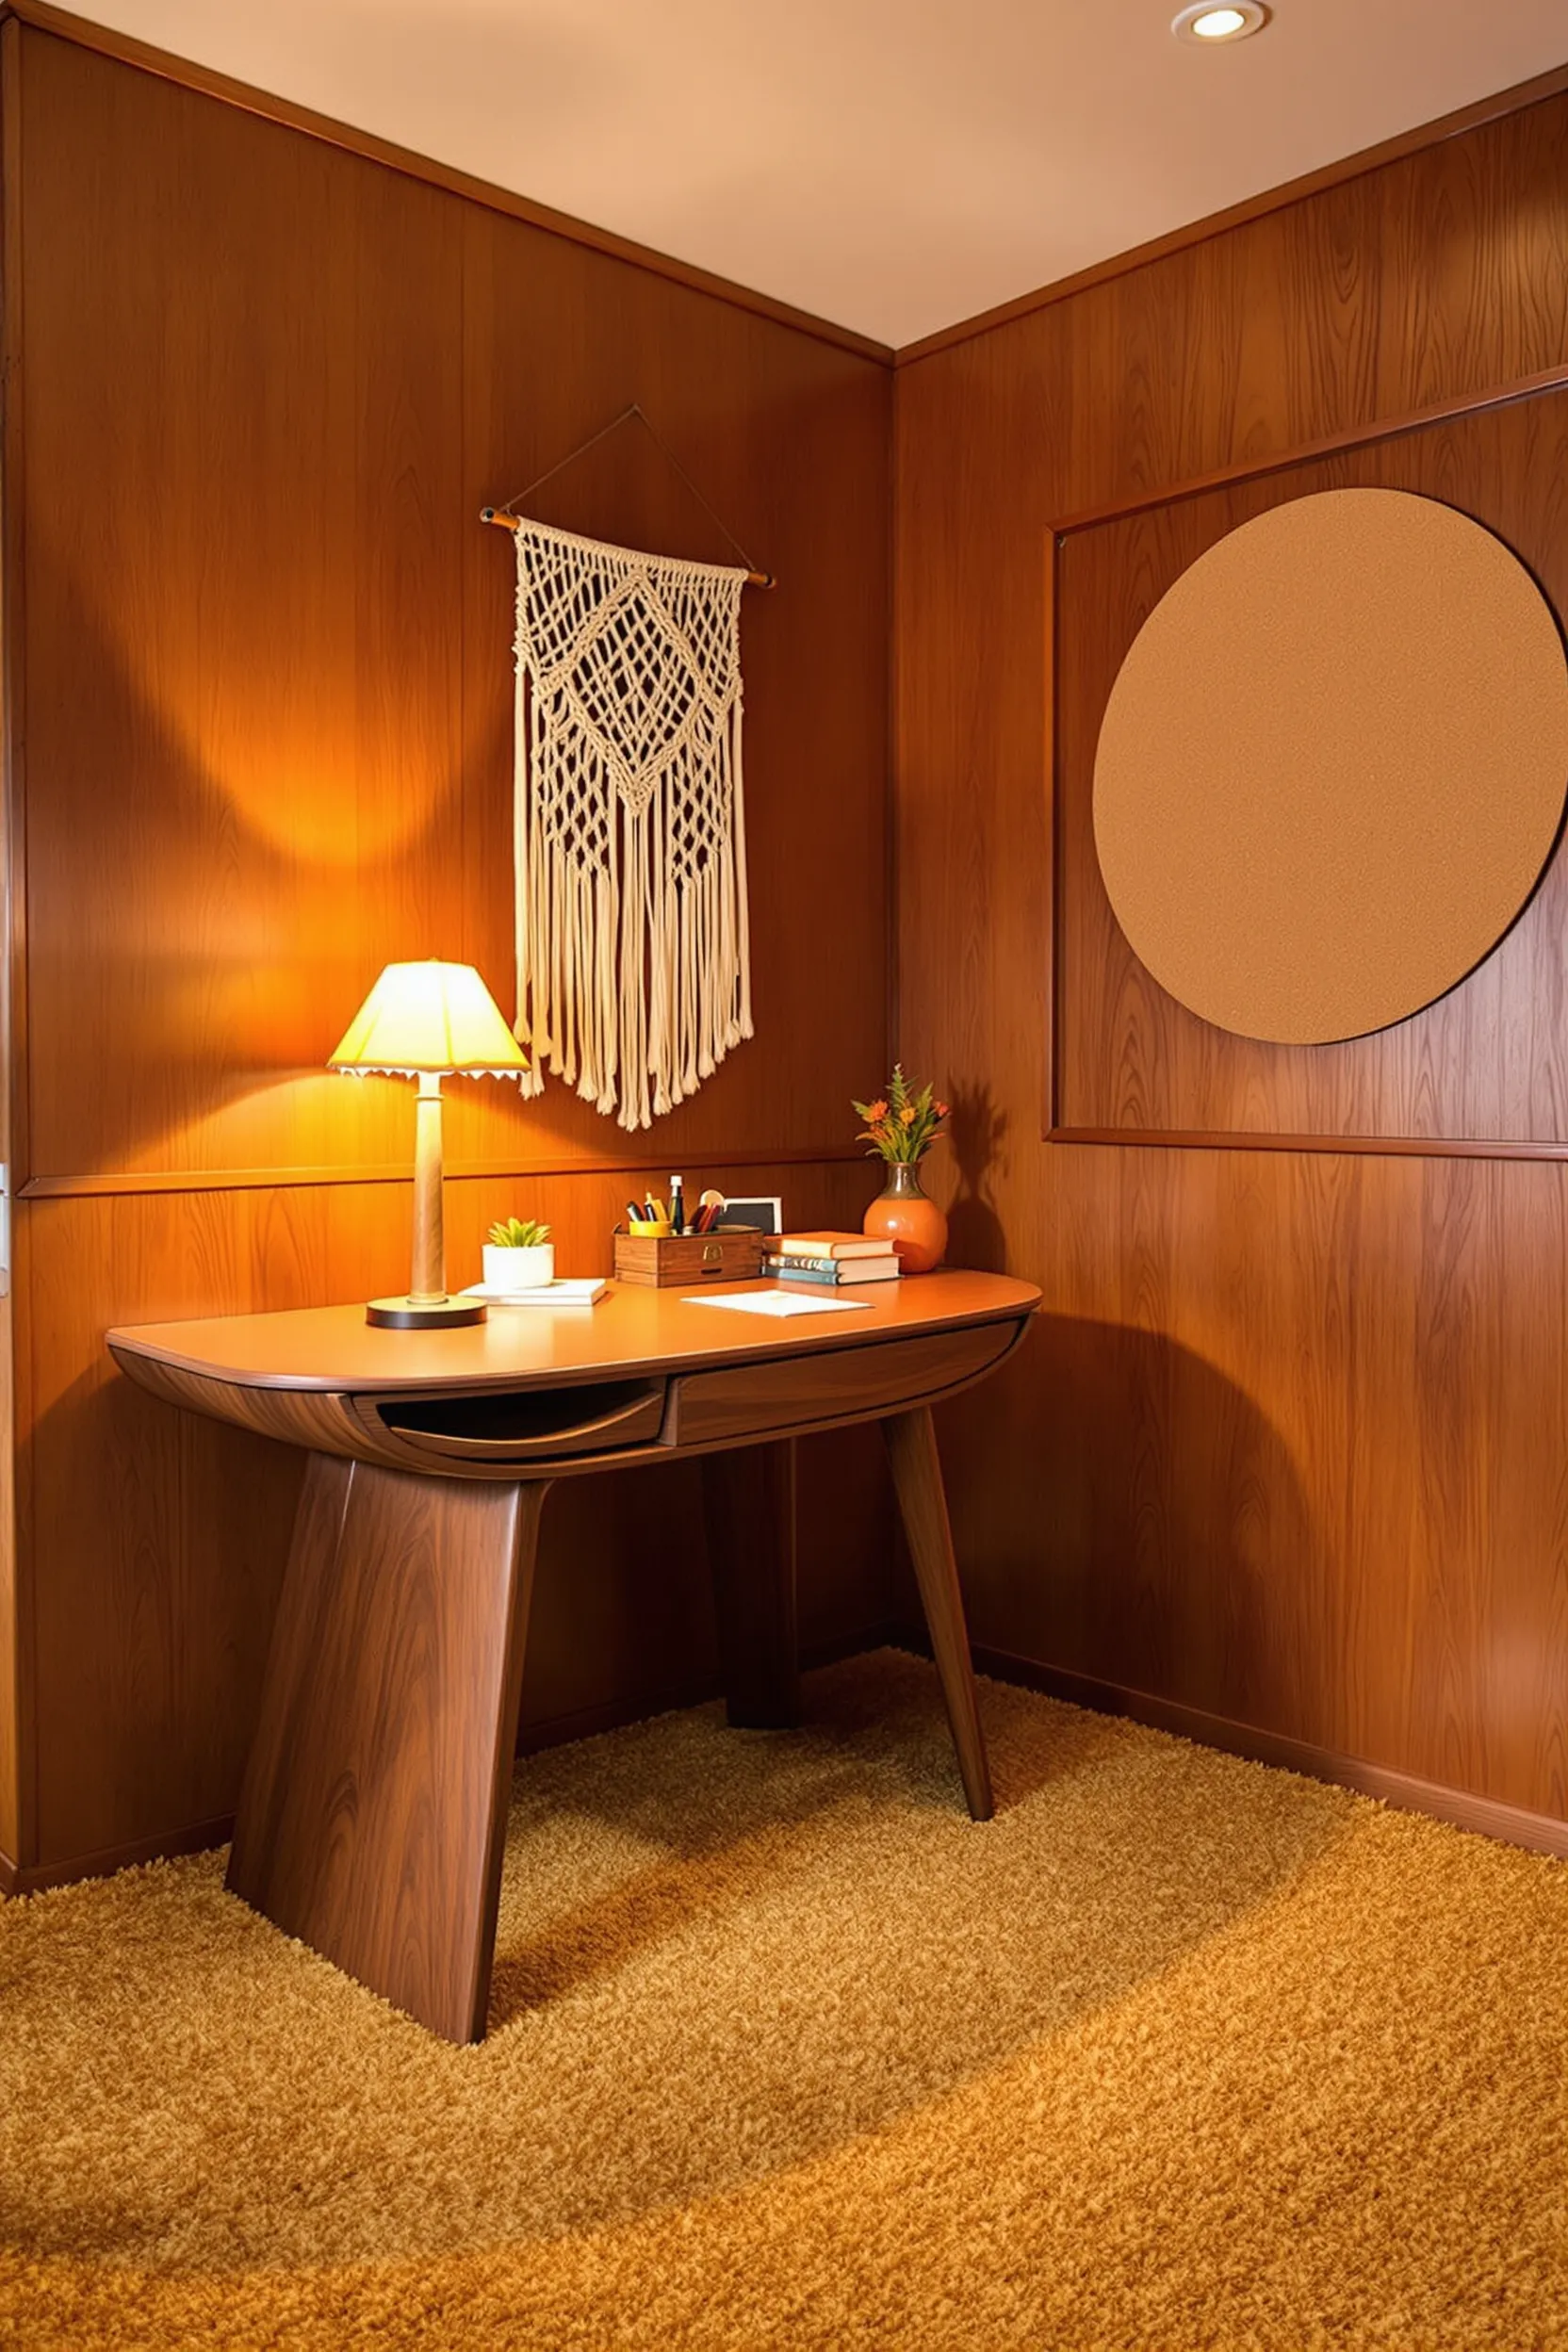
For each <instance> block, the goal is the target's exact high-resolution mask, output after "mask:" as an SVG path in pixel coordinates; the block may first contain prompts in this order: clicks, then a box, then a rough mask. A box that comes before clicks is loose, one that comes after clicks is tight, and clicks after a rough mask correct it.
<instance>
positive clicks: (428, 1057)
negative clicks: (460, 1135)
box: [327, 961, 529, 1331]
mask: <svg viewBox="0 0 1568 2352" xmlns="http://www.w3.org/2000/svg"><path fill="white" fill-rule="evenodd" d="M528 1066H529V1065H528V1056H527V1054H525V1053H524V1052H523V1049H522V1047H521V1046H520V1045H519V1044H518V1043H517V1040H516V1038H515V1037H514V1036H513V1034H512V1032H511V1030H510V1029H509V1028H508V1027H507V1025H506V1017H505V1015H504V1014H503V1013H502V1011H501V1009H500V1007H499V1005H498V1004H497V1003H496V1000H495V998H494V997H493V996H492V995H491V993H490V991H489V989H488V988H486V987H485V985H484V983H483V981H482V979H481V978H480V976H479V974H478V972H476V971H475V970H474V968H473V966H472V964H441V963H436V962H433V961H432V962H430V963H426V964H388V965H387V967H386V969H385V971H384V972H383V973H382V975H381V978H380V979H379V980H378V981H377V982H376V985H375V987H374V988H372V989H371V990H370V993H369V995H368V997H367V998H366V1000H365V1002H364V1004H363V1005H361V1006H360V1008H359V1010H358V1012H357V1013H356V1014H355V1015H354V1017H353V1019H352V1021H351V1022H350V1023H349V1026H348V1030H347V1032H346V1033H345V1035H344V1037H343V1040H342V1042H341V1044H340V1045H339V1046H338V1048H337V1051H336V1053H335V1054H333V1055H332V1057H331V1059H330V1060H329V1062H328V1064H327V1068H328V1069H329V1070H349V1071H351V1072H353V1073H354V1074H355V1075H357V1076H364V1075H365V1073H366V1072H367V1071H370V1070H378V1071H380V1072H381V1073H382V1074H383V1075H384V1076H385V1077H389V1078H417V1079H418V1081H419V1100H418V1104H417V1114H416V1117H417V1124H416V1128H415V1145H414V1273H413V1279H412V1281H411V1282H410V1283H409V1287H408V1296H407V1298H406V1299H371V1300H370V1302H369V1304H368V1307H367V1308H366V1310H365V1319H366V1321H367V1322H368V1323H380V1324H384V1325H386V1326H388V1327H389V1328H390V1329H392V1330H394V1331H444V1330H448V1329H449V1328H450V1327H451V1326H453V1325H454V1324H460V1323H482V1322H483V1320H484V1306H483V1302H482V1300H480V1299H449V1298H448V1296H447V1252H446V1245H445V1239H444V1236H443V1233H442V1230H441V1081H442V1079H443V1078H444V1077H446V1076H447V1074H448V1073H449V1071H455V1070H461V1071H463V1072H464V1073H466V1075H467V1076H468V1077H471V1078H479V1077H484V1076H489V1077H492V1078H516V1077H519V1076H520V1075H521V1073H522V1072H523V1071H524V1070H527V1068H528Z"/></svg>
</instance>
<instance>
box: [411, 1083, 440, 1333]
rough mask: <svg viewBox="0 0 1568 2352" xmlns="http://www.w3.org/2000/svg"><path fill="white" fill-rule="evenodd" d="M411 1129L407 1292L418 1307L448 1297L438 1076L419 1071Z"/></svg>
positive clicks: (432, 1303)
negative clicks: (410, 1239)
mask: <svg viewBox="0 0 1568 2352" xmlns="http://www.w3.org/2000/svg"><path fill="white" fill-rule="evenodd" d="M415 1121H416V1124H415V1130H414V1278H413V1280H412V1282H410V1283H409V1286H408V1295H409V1297H410V1299H413V1300H415V1301H416V1302H417V1304H419V1305H420V1306H436V1305H439V1303H440V1302H441V1300H442V1299H445V1298H446V1296H447V1250H446V1240H445V1236H444V1234H443V1233H442V1229H441V1079H440V1076H439V1073H438V1072H435V1071H433V1070H421V1071H420V1073H419V1101H418V1104H417V1109H416V1112H415Z"/></svg>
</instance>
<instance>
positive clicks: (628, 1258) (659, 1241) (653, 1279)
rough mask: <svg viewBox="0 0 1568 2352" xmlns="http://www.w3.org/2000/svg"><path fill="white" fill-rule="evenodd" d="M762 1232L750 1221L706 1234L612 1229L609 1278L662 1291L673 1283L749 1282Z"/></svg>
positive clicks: (758, 1264)
mask: <svg viewBox="0 0 1568 2352" xmlns="http://www.w3.org/2000/svg"><path fill="white" fill-rule="evenodd" d="M762 1240H763V1236H762V1235H761V1234H760V1233H759V1232H758V1231H757V1229H756V1227H755V1226H754V1225H719V1226H716V1227H715V1228H714V1230H713V1232H712V1233H623V1232H622V1231H621V1229H620V1227H619V1226H618V1225H617V1226H616V1228H615V1279H616V1281H617V1282H643V1283H645V1284H646V1285H647V1287H648V1288H649V1289H651V1290H668V1289H671V1288H673V1287H674V1286H675V1285H676V1284H677V1283H679V1282H755V1281H756V1279H757V1277H758V1275H759V1274H760V1273H761V1271H762Z"/></svg>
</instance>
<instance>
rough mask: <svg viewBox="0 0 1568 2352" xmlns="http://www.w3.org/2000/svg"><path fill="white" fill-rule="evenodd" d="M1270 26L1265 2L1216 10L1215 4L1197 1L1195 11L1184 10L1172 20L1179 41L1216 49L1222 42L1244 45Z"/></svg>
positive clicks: (1239, 2) (1246, 1)
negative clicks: (1267, 25) (1252, 35)
mask: <svg viewBox="0 0 1568 2352" xmlns="http://www.w3.org/2000/svg"><path fill="white" fill-rule="evenodd" d="M1267 22H1268V10H1267V9H1266V8H1265V7H1264V6H1263V0H1233V5H1232V6H1230V7H1228V8H1216V7H1215V6H1214V0H1198V5H1197V6H1196V7H1195V8H1184V9H1183V10H1182V11H1181V13H1180V15H1179V16H1176V17H1173V18H1172V20H1171V25H1170V29H1171V31H1172V32H1173V33H1174V34H1175V36H1176V38H1177V40H1178V41H1193V42H1195V43H1199V44H1201V46H1202V47H1203V48H1205V49H1215V48H1217V47H1218V46H1219V44H1220V43H1221V42H1222V41H1245V40H1246V39H1247V37H1248V35H1249V33H1259V32H1262V30H1263V28H1264V26H1265V25H1266V24H1267Z"/></svg>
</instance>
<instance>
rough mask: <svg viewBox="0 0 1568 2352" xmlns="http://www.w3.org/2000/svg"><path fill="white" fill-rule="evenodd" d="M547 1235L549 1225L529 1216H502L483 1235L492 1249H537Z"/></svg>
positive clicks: (548, 1233)
mask: <svg viewBox="0 0 1568 2352" xmlns="http://www.w3.org/2000/svg"><path fill="white" fill-rule="evenodd" d="M549 1237H550V1229H549V1227H548V1226H547V1225H541V1224H539V1223H538V1221H537V1220H536V1219H535V1218H533V1217H502V1218H501V1220H500V1222H499V1224H498V1225H492V1226H491V1228H490V1231H489V1233H487V1234H486V1235H485V1239H486V1240H487V1241H488V1242H489V1244H490V1247H491V1248H492V1250H537V1249H538V1247H539V1245H540V1243H541V1242H545V1241H548V1239H549Z"/></svg>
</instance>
